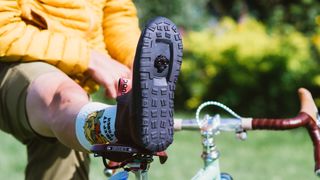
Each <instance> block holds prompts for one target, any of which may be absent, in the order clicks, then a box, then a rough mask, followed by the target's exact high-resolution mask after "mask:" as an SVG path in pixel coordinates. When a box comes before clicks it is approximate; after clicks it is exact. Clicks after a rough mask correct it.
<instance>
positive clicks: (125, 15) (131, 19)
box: [103, 0, 140, 66]
mask: <svg viewBox="0 0 320 180" xmlns="http://www.w3.org/2000/svg"><path fill="white" fill-rule="evenodd" d="M103 32H104V38H105V44H106V47H107V50H108V52H109V54H110V55H111V56H112V57H113V58H114V59H117V60H118V61H120V62H122V63H123V64H125V65H127V66H131V65H132V62H133V58H134V54H135V50H136V46H137V43H138V40H139V36H140V29H139V22H138V17H137V11H136V8H135V6H134V4H133V2H132V1H131V0H107V2H106V6H105V8H104V18H103Z"/></svg>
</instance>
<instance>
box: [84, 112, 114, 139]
mask: <svg viewBox="0 0 320 180" xmlns="http://www.w3.org/2000/svg"><path fill="white" fill-rule="evenodd" d="M102 115H103V111H98V112H93V113H91V114H89V116H88V118H87V120H86V122H85V124H84V127H83V128H84V133H85V136H86V138H87V140H88V141H89V142H90V144H106V143H108V142H109V141H108V140H107V139H106V138H105V137H104V136H103V135H102V133H101V130H100V121H99V119H100V118H101V116H102Z"/></svg>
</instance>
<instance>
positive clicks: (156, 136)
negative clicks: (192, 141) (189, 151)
mask: <svg viewBox="0 0 320 180" xmlns="http://www.w3.org/2000/svg"><path fill="white" fill-rule="evenodd" d="M140 33H141V32H140V29H139V26H138V18H137V12H136V9H135V6H134V4H133V3H132V2H131V1H130V0H95V1H78V0H41V1H40V0H16V1H15V0H1V1H0V129H1V130H3V131H5V132H7V133H9V134H11V135H13V136H14V137H15V138H16V139H18V140H19V141H20V142H22V143H23V144H25V145H26V147H27V156H28V163H27V166H26V169H25V179H88V171H89V157H88V152H90V150H91V147H92V145H93V144H108V143H120V144H125V145H129V146H134V147H138V148H140V149H143V150H145V151H150V152H156V151H163V150H165V149H166V148H167V147H168V146H169V145H170V144H171V143H172V140H173V137H172V136H173V108H174V107H173V100H174V90H175V83H176V81H177V78H178V75H179V71H180V66H181V57H182V41H181V36H180V35H179V32H178V30H177V28H176V26H175V25H174V24H173V23H172V22H171V21H170V20H168V19H166V18H163V17H158V18H155V19H153V20H152V21H150V22H149V23H148V24H147V25H146V27H145V29H144V30H143V31H142V33H141V34H140ZM133 61H134V62H133ZM119 79H120V81H119ZM127 79H128V80H127ZM131 79H132V88H130V86H131V85H130V84H131V83H130V82H131ZM99 86H102V87H103V88H104V89H105V94H106V96H107V97H109V98H117V101H118V103H117V105H107V104H103V103H99V102H91V100H90V96H89V95H88V94H90V93H92V92H94V91H95V90H97V88H98V87H99ZM118 86H119V87H118Z"/></svg>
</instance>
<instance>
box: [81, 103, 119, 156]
mask: <svg viewBox="0 0 320 180" xmlns="http://www.w3.org/2000/svg"><path fill="white" fill-rule="evenodd" d="M116 113H117V106H115V105H107V104H102V103H97V102H90V103H88V104H86V105H84V106H83V107H82V108H81V110H80V112H79V113H78V115H77V118H76V123H75V124H76V136H77V139H78V141H79V142H80V144H81V145H82V146H83V147H84V148H85V149H87V150H88V151H90V150H91V146H92V145H93V144H106V143H114V142H116V141H117V138H116V137H115V119H116Z"/></svg>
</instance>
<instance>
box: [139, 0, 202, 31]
mask: <svg viewBox="0 0 320 180" xmlns="http://www.w3.org/2000/svg"><path fill="white" fill-rule="evenodd" d="M207 1H208V0H188V1H185V0H153V1H150V0H136V1H135V4H136V5H137V8H138V14H139V17H140V23H141V24H142V25H143V24H145V23H146V21H148V20H149V19H151V18H153V17H156V16H164V17H167V18H169V19H171V20H172V21H173V22H175V24H177V25H178V26H179V27H183V28H185V29H190V28H194V29H199V28H201V27H203V26H204V25H205V22H206V21H207V17H208V16H207V11H206V3H207Z"/></svg>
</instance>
